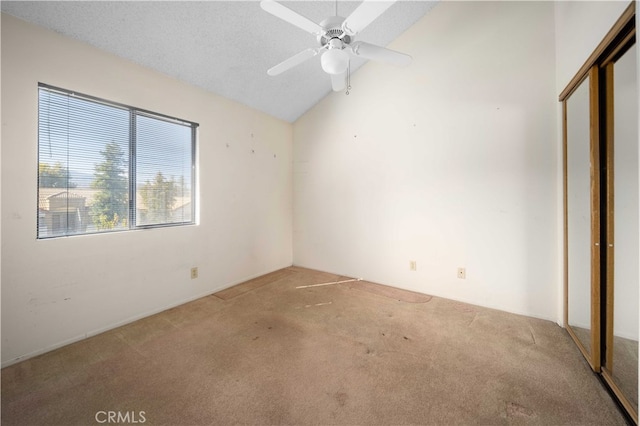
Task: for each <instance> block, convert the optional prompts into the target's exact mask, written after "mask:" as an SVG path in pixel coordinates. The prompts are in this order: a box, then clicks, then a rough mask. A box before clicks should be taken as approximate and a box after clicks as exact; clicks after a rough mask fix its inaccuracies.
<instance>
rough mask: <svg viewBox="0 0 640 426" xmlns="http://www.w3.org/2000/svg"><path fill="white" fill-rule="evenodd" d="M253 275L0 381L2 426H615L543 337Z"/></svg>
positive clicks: (593, 392)
mask: <svg viewBox="0 0 640 426" xmlns="http://www.w3.org/2000/svg"><path fill="white" fill-rule="evenodd" d="M267 277H268V278H267ZM267 277H262V278H260V279H258V280H252V281H251V282H249V283H247V284H246V285H241V286H239V287H236V288H234V289H229V290H225V291H223V292H220V293H219V296H221V297H218V296H215V295H212V296H209V297H205V298H202V299H200V300H197V301H195V302H192V303H189V304H186V305H183V306H181V307H178V308H175V309H171V310H169V311H166V312H164V313H161V314H158V315H155V316H152V317H150V318H146V319H143V320H140V321H137V322H135V323H133V324H130V325H127V326H124V327H120V328H118V329H115V330H112V331H109V332H107V333H104V334H101V335H99V336H96V337H93V338H90V339H87V340H84V341H82V342H78V343H76V344H73V345H70V346H67V347H65V348H62V349H59V350H56V351H53V352H50V353H47V354H45V355H42V356H39V357H37V358H33V359H31V360H27V361H24V362H21V363H19V364H16V365H13V366H10V367H7V368H5V369H3V370H2V394H1V398H2V418H1V420H2V425H40V424H53V425H74V424H77V425H90V424H97V422H96V415H98V417H97V420H99V421H106V420H107V417H106V416H108V415H109V412H112V413H113V415H114V416H116V415H120V416H121V417H120V419H121V420H124V419H125V415H126V416H127V417H126V420H129V422H130V423H133V422H132V420H136V421H137V422H138V423H141V420H142V419H143V418H144V424H153V425H156V424H158V425H209V424H220V425H229V424H260V425H262V424H350V425H353V424H363V425H370V424H425V425H426V424H429V425H431V424H433V425H459V424H490V425H494V424H495V425H502V424H535V425H562V424H574V425H623V424H625V420H624V418H623V417H622V415H621V414H620V412H619V410H618V408H617V407H616V405H615V404H614V403H613V402H612V400H611V398H610V397H609V395H608V394H607V392H606V391H605V390H604V388H603V387H602V385H601V384H600V383H599V381H598V379H597V378H596V376H595V375H593V374H592V373H591V372H590V370H589V367H588V366H587V364H586V362H585V361H584V360H583V359H582V356H581V354H580V353H579V351H578V349H577V348H576V347H575V346H574V344H573V343H572V342H571V339H570V338H569V336H568V334H567V333H566V331H565V330H563V329H561V328H560V327H558V326H557V325H556V324H554V323H551V322H548V321H542V320H537V319H531V318H527V317H523V316H518V315H512V314H507V313H504V312H500V311H495V310H491V309H484V308H479V307H476V306H471V305H466V304H462V303H457V302H453V301H449V300H445V299H441V298H437V297H429V296H424V295H416V294H414V293H405V292H403V291H401V290H396V289H392V288H389V287H378V286H376V285H375V284H372V283H365V282H349V283H343V284H335V285H329V286H321V287H311V288H305V289H296V288H295V287H296V286H302V285H311V284H317V283H325V282H332V281H338V280H344V279H347V277H339V276H336V275H332V274H327V273H322V272H317V271H312V270H307V269H302V268H296V267H292V268H286V269H284V270H282V271H278V272H276V273H273V274H269V275H268V276H267ZM114 419H118V418H117V417H114ZM104 424H106V422H105V423H104ZM121 424H122V422H121Z"/></svg>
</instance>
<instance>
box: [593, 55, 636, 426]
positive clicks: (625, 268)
mask: <svg viewBox="0 0 640 426" xmlns="http://www.w3.org/2000/svg"><path fill="white" fill-rule="evenodd" d="M636 66H637V51H636V45H635V44H633V45H632V46H631V47H627V48H626V49H621V51H619V52H616V53H615V54H614V55H612V57H611V59H610V60H609V61H607V62H606V63H605V64H603V68H604V74H605V78H606V85H607V90H606V94H607V100H606V105H607V109H606V111H607V116H606V118H605V120H606V123H607V135H606V139H607V142H606V143H607V154H606V155H607V189H606V192H607V216H608V217H607V221H606V224H607V247H606V250H607V253H606V256H607V257H606V259H607V265H606V270H607V280H606V289H607V296H606V300H607V305H606V312H607V318H606V325H607V326H606V342H605V348H606V352H605V357H604V363H603V366H602V372H603V376H604V377H605V379H606V380H607V382H609V383H610V385H611V386H612V387H613V388H614V391H615V392H616V394H618V395H619V397H620V400H621V402H622V403H623V404H625V405H627V406H628V410H631V411H632V412H633V413H635V416H636V422H637V413H638V289H639V286H638V282H639V278H640V277H639V273H638V272H639V271H638V259H639V258H640V251H639V250H638V242H639V240H640V231H639V229H638V203H639V199H638V194H639V188H638V82H637V72H636Z"/></svg>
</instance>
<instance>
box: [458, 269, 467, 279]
mask: <svg viewBox="0 0 640 426" xmlns="http://www.w3.org/2000/svg"><path fill="white" fill-rule="evenodd" d="M458 278H460V279H462V280H464V279H465V278H467V270H466V269H465V268H458Z"/></svg>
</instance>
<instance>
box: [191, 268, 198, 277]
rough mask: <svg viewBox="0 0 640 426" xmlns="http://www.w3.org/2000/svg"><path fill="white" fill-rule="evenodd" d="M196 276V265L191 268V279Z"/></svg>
mask: <svg viewBox="0 0 640 426" xmlns="http://www.w3.org/2000/svg"><path fill="white" fill-rule="evenodd" d="M196 278H198V267H197V266H196V267H194V268H191V279H192V280H195V279H196Z"/></svg>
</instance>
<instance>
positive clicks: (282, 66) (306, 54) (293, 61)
mask: <svg viewBox="0 0 640 426" xmlns="http://www.w3.org/2000/svg"><path fill="white" fill-rule="evenodd" d="M318 51H320V49H313V48H309V49H306V50H303V51H302V52H300V53H298V54H296V55H293V56H292V57H290V58H289V59H285V60H284V61H282V62H280V63H279V64H278V65H276V66H274V67H271V68H269V70H268V71H267V74H269V75H270V76H272V77H273V76H275V75H278V74H282V73H283V72H285V71H287V70H289V69H291V68H293V67H295V66H297V65H300V64H301V63H303V62H304V61H306V60H308V59H311V58H313V57H314V56H316V55H317V54H318Z"/></svg>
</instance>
